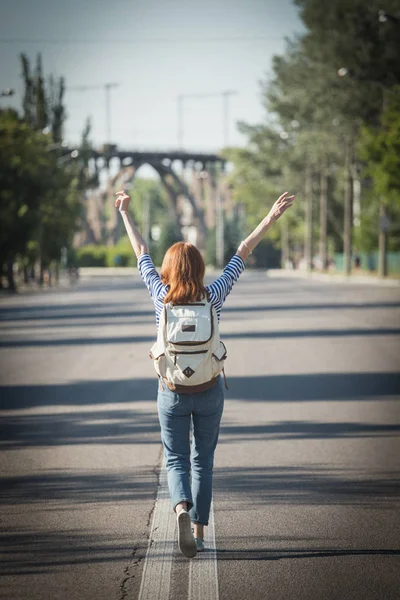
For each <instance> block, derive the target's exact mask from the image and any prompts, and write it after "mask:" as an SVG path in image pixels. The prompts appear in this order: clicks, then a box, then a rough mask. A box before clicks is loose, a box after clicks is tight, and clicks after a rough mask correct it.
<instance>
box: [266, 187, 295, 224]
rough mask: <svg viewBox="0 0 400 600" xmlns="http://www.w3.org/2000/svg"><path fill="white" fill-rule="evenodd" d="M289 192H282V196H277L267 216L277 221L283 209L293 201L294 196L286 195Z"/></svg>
mask: <svg viewBox="0 0 400 600" xmlns="http://www.w3.org/2000/svg"><path fill="white" fill-rule="evenodd" d="M288 193H289V192H284V193H283V194H282V196H279V198H278V200H277V201H276V202H275V204H274V205H273V207H272V208H271V210H270V211H269V215H268V216H269V217H270V219H271V221H277V220H278V219H279V217H281V216H282V215H283V213H284V212H285V210H287V209H288V208H290V207H291V206H292V204H293V202H294V198H295V196H288Z"/></svg>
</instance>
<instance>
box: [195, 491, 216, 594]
mask: <svg viewBox="0 0 400 600" xmlns="http://www.w3.org/2000/svg"><path fill="white" fill-rule="evenodd" d="M204 531H205V536H204V545H205V548H206V549H205V551H204V552H199V553H198V554H197V556H196V558H194V559H193V560H191V561H190V565H189V590H188V600H204V598H207V600H218V598H219V590H218V571H217V548H216V544H215V521H214V506H213V503H211V510H210V520H209V523H208V527H206V528H205V530H204Z"/></svg>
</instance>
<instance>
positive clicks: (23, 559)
mask: <svg viewBox="0 0 400 600" xmlns="http://www.w3.org/2000/svg"><path fill="white" fill-rule="evenodd" d="M0 540H1V545H2V547H3V548H7V550H6V551H4V553H3V552H2V553H1V554H2V556H1V563H0V574H1V575H2V576H6V575H13V576H18V575H28V574H32V575H38V574H39V573H53V574H54V572H55V571H57V570H64V569H65V567H66V566H67V567H71V566H73V565H77V564H87V565H90V564H92V565H93V564H96V563H105V567H106V563H110V562H115V561H121V562H122V564H125V563H126V562H127V561H128V560H129V561H130V560H132V561H133V562H135V558H134V557H135V555H136V553H138V550H139V548H138V546H136V547H133V540H132V539H130V538H129V537H128V535H127V536H126V539H125V540H122V539H121V537H119V538H118V539H115V538H113V537H112V535H111V534H108V535H106V534H104V535H99V534H95V533H90V532H87V531H86V532H83V531H81V530H68V531H63V530H61V531H60V530H58V531H43V529H38V530H37V531H35V530H33V531H32V530H29V531H26V532H25V531H21V532H15V531H5V532H2V533H1V535H0ZM138 560H139V558H138ZM121 568H122V567H121ZM28 597H29V594H28ZM43 597H45V596H43Z"/></svg>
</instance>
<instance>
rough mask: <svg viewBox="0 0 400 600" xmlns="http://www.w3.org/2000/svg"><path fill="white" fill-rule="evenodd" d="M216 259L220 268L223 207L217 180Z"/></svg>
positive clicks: (221, 266) (222, 242)
mask: <svg viewBox="0 0 400 600" xmlns="http://www.w3.org/2000/svg"><path fill="white" fill-rule="evenodd" d="M216 204H217V206H216V209H217V210H216V213H217V214H216V217H217V219H216V221H217V222H216V259H217V267H218V268H220V269H222V268H223V266H224V247H225V240H224V207H223V204H222V197H221V193H220V190H219V185H218V182H217V195H216Z"/></svg>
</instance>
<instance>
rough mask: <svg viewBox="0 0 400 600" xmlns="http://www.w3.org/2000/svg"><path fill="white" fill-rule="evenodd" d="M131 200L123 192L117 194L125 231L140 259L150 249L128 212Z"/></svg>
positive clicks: (117, 202)
mask: <svg viewBox="0 0 400 600" xmlns="http://www.w3.org/2000/svg"><path fill="white" fill-rule="evenodd" d="M130 200H131V199H130V197H129V196H128V194H125V192H124V191H123V190H122V191H121V192H117V199H116V201H115V206H116V207H117V208H119V212H120V213H121V215H122V219H123V221H124V224H125V229H126V232H127V234H128V237H129V239H130V242H131V244H132V248H133V250H134V251H135V254H136V256H137V258H139V256H141V255H142V254H147V253H148V251H149V249H148V247H147V244H146V242H145V241H144V239H143V238H142V236H141V234H140V232H139V231H138V229H137V227H136V225H135V223H134V222H133V219H132V217H131V215H130V214H129V212H128V206H129V202H130Z"/></svg>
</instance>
